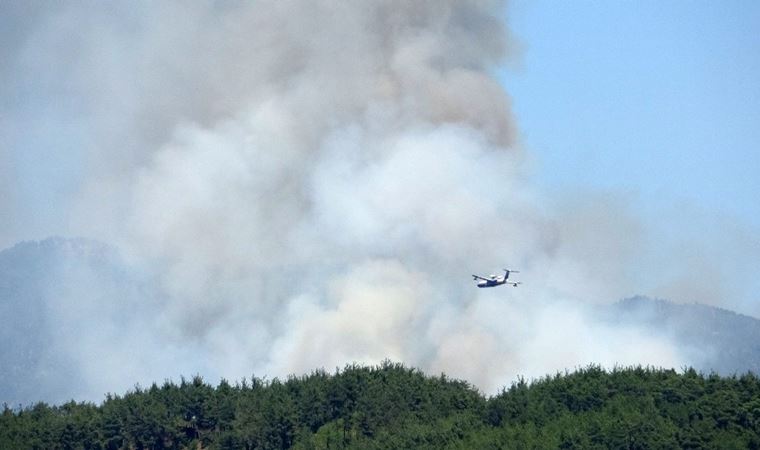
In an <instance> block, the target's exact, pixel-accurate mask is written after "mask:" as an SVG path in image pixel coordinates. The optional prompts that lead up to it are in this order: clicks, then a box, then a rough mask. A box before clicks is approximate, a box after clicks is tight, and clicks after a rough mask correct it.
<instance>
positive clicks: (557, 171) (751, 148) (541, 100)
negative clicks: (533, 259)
mask: <svg viewBox="0 0 760 450" xmlns="http://www.w3.org/2000/svg"><path fill="white" fill-rule="evenodd" d="M509 23H510V26H511V29H512V30H513V32H514V34H515V35H516V37H517V38H518V39H519V40H520V41H521V46H522V56H521V58H520V59H521V60H520V62H519V63H518V64H517V67H516V68H512V69H508V70H506V71H505V72H504V73H503V75H502V80H503V82H504V84H505V86H506V88H507V90H508V92H509V93H510V95H511V96H512V99H513V108H514V111H515V115H516V117H517V120H518V124H519V128H520V130H521V132H522V135H523V142H524V144H525V146H526V147H527V149H528V151H529V152H530V154H531V155H533V157H534V158H535V167H534V173H535V176H536V179H537V181H538V183H539V185H540V186H541V187H542V188H544V189H546V190H548V191H555V190H562V189H565V188H566V187H570V186H572V187H579V186H580V187H583V188H591V189H597V188H602V189H605V190H611V191H616V192H622V193H624V194H626V195H629V196H630V198H632V199H633V202H634V206H637V207H640V208H643V210H642V211H643V212H644V213H647V211H648V212H649V214H650V215H651V214H653V211H662V210H666V209H668V208H674V207H676V205H679V204H689V205H690V206H691V207H694V208H696V209H698V210H701V211H702V212H703V213H707V214H715V215H719V216H725V217H734V218H736V219H739V220H740V221H742V222H746V224H747V225H749V226H750V227H752V228H758V227H760V200H758V198H757V197H758V194H760V2H758V1H743V2H740V1H732V2H723V1H720V2H719V1H714V2H707V1H665V2H663V1H605V2H602V1H593V2H592V1H581V2H562V1H547V0H540V1H535V0H531V1H528V0H516V1H513V2H512V3H511V5H510V9H509Z"/></svg>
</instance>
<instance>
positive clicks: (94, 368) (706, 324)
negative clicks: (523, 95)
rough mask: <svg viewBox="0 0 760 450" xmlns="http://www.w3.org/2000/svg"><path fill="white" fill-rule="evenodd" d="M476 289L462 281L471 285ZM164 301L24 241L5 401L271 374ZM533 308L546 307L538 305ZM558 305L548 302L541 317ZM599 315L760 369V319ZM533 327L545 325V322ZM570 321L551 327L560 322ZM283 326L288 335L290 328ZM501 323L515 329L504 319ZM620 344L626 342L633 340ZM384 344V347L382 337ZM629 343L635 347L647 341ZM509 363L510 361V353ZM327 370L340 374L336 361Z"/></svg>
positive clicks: (107, 251)
mask: <svg viewBox="0 0 760 450" xmlns="http://www.w3.org/2000/svg"><path fill="white" fill-rule="evenodd" d="M465 280H466V277H465V276H463V283H466V281H465ZM478 292H479V291H478ZM503 292H506V291H503ZM488 295H491V293H489V294H488ZM162 300H163V298H162V296H161V295H160V294H159V289H158V288H157V287H156V286H155V284H154V282H153V281H152V280H151V279H149V278H147V277H146V276H143V275H141V274H139V273H135V269H134V267H133V266H131V265H129V264H127V263H125V262H124V260H123V259H122V258H121V257H119V256H118V253H117V251H116V250H115V249H113V248H111V247H108V246H106V245H104V244H101V243H98V242H95V241H90V240H84V239H62V238H51V239H47V240H44V241H41V242H23V243H20V244H17V245H16V246H14V247H12V248H9V249H6V250H4V251H2V252H0V317H1V318H2V321H3V324H2V327H0V340H1V341H2V342H3V345H2V346H0V361H1V362H2V363H0V403H1V402H7V403H8V404H11V405H18V404H25V405H26V404H29V403H31V402H34V401H38V400H43V401H48V402H54V403H60V402H63V401H66V400H69V399H71V398H77V399H82V400H84V399H87V400H92V401H97V400H99V399H102V395H103V394H104V393H105V392H114V391H117V392H118V391H123V390H125V389H128V388H129V387H130V386H134V384H135V383H142V384H147V383H150V382H152V381H155V380H163V379H166V378H171V377H176V376H178V375H179V374H182V373H185V374H190V373H201V374H204V375H205V376H207V377H209V378H211V379H214V378H216V377H220V376H228V377H229V378H231V379H234V377H243V376H246V375H249V374H250V373H251V372H253V371H257V373H262V372H261V371H260V369H259V367H260V366H257V365H256V363H257V361H256V360H249V359H245V358H244V357H243V356H241V354H238V353H236V350H235V349H237V348H244V347H246V346H254V347H255V346H262V345H266V343H267V342H268V341H267V339H266V337H262V336H260V335H258V334H256V332H257V330H256V329H255V328H251V329H250V332H248V333H245V334H239V333H228V334H227V336H229V337H231V338H235V339H237V340H236V341H221V342H218V341H214V340H200V339H199V340H187V339H185V338H184V337H183V336H182V335H181V333H180V334H179V337H178V336H177V333H174V334H173V330H174V329H175V327H178V326H180V325H181V324H175V323H168V324H167V318H166V310H167V309H168V308H170V307H171V303H162ZM256 300H257V297H256V295H255V293H253V294H251V298H250V301H251V302H255V301H256ZM377 301H382V299H377ZM517 302H518V300H516V299H513V298H509V297H503V298H496V297H494V298H491V297H487V298H486V299H485V301H484V304H490V305H499V304H502V305H508V306H509V305H512V304H517ZM167 305H168V306H167ZM517 305H518V306H519V304H517ZM529 305H531V307H535V306H536V305H535V302H531V303H530V304H529ZM518 306H515V307H514V308H512V309H511V310H510V311H511V312H512V313H513V314H516V315H520V314H522V315H523V316H517V317H514V318H512V319H511V320H512V322H511V323H515V322H517V321H518V320H521V317H528V319H526V320H530V318H529V316H527V314H529V313H530V312H531V311H535V309H533V310H531V309H525V310H521V309H520V308H519V307H518ZM538 306H542V305H538ZM552 308H553V306H552V305H546V306H545V307H544V306H542V309H541V310H539V311H544V310H550V311H551V310H552ZM562 308H565V309H562V311H567V310H568V309H567V307H566V306H563V307H562ZM366 314H368V315H369V314H371V312H367V313H366ZM591 316H593V315H592V314H589V317H591ZM596 316H598V317H595V318H593V319H588V320H587V321H586V322H585V323H586V324H591V325H593V326H597V327H601V328H603V329H606V330H618V329H619V330H631V329H636V330H641V331H640V333H649V334H651V335H652V336H658V338H659V339H660V340H661V341H663V342H671V343H672V345H674V346H675V347H676V348H677V350H678V351H679V353H680V354H681V356H682V359H683V364H684V365H691V366H694V367H696V368H697V369H699V370H703V371H705V372H709V371H711V370H717V371H718V372H720V373H722V374H732V373H735V372H737V373H742V372H745V371H747V370H752V371H754V372H755V373H759V372H760V347H759V345H760V344H758V343H760V321H759V320H757V319H754V318H751V317H747V316H743V315H739V314H735V313H732V312H730V311H727V310H723V309H718V308H713V307H709V306H703V305H695V304H692V305H679V304H674V303H670V302H667V301H665V300H649V299H646V298H643V297H635V298H631V299H628V300H624V301H622V302H619V303H616V304H613V305H609V306H604V307H600V308H599V309H598V311H597V313H596ZM380 319H381V320H382V317H381V318H380ZM460 320H465V319H460ZM568 320H571V319H568ZM533 322H534V323H538V324H539V325H538V326H539V327H540V326H541V321H540V320H534V321H533ZM561 322H562V321H561V320H558V321H555V320H552V321H551V322H550V324H554V323H561ZM575 323H577V322H575ZM279 326H281V327H282V328H283V330H285V331H283V332H284V333H287V323H282V324H279ZM472 326H473V327H478V326H479V325H478V324H472ZM494 326H498V327H502V329H504V330H508V331H510V332H513V331H514V330H511V329H509V327H510V325H509V322H506V321H504V319H502V320H501V321H499V322H498V323H495V325H494ZM567 328H568V331H567V332H568V333H572V334H573V335H575V334H578V333H579V332H580V331H583V330H577V329H572V328H571V327H570V326H569V325H568V326H567ZM540 332H541V330H539V331H536V332H535V333H536V334H534V335H533V336H534V339H536V340H539V341H540V339H541V338H542V335H541V334H540ZM607 334H608V335H609V332H607ZM615 336H617V335H615ZM620 336H622V338H625V337H626V336H629V334H625V333H623V334H620ZM636 336H638V335H636ZM508 337H509V336H507V338H508ZM634 337H635V336H634ZM507 338H505V339H507ZM622 338H620V339H622ZM377 339H378V340H380V341H381V340H382V337H378V338H377ZM451 339H453V338H451ZM512 339H513V340H516V342H507V344H506V345H508V346H516V347H525V348H526V350H525V353H531V354H535V353H536V352H541V351H543V352H547V351H548V350H546V349H545V348H544V347H542V344H541V343H540V342H539V343H538V344H535V343H533V344H532V343H531V342H530V341H528V340H522V339H520V338H519V335H515V336H513V337H512ZM459 342H460V343H459V344H458V345H459V346H460V348H462V351H463V352H464V351H466V348H467V347H466V345H464V344H462V341H459ZM466 342H467V341H464V343H465V344H466ZM584 342H585V341H582V340H579V341H578V344H577V345H579V346H583V345H585V344H584ZM570 345H571V344H568V347H570ZM594 345H596V346H601V347H603V348H605V349H606V353H614V352H615V351H616V350H617V346H619V345H625V343H622V344H621V343H620V342H603V343H601V344H594ZM627 345H629V346H630V345H634V346H635V345H638V342H629V343H627ZM542 348H543V350H542ZM275 350H276V349H274V350H272V351H275ZM220 352H229V357H230V358H231V359H232V360H234V359H237V360H239V361H238V364H239V365H240V367H241V368H240V369H239V370H237V371H236V372H231V373H228V374H225V373H224V372H222V371H220V370H218V367H216V366H215V365H214V363H215V361H219V359H214V358H215V356H213V355H212V353H213V354H215V355H217V356H216V357H217V358H218V354H219V353H220ZM492 353H494V354H499V353H500V350H499V349H498V348H496V349H494V350H493V352H492ZM500 354H502V357H507V356H508V355H509V353H507V352H506V351H503V350H502V351H501V353H500ZM642 354H643V352H642ZM389 356H390V355H389ZM539 356H542V357H543V360H546V359H551V358H552V355H551V354H549V353H544V354H543V355H539ZM583 357H585V359H583ZM543 360H542V361H543ZM470 361H471V364H470V367H469V368H465V369H466V370H469V371H470V372H467V371H465V372H464V373H475V372H477V371H485V370H490V369H491V368H493V367H497V366H498V365H499V364H510V365H511V366H510V367H509V370H510V371H511V372H510V373H517V374H526V375H528V376H537V375H536V373H538V375H540V374H542V373H547V372H550V371H551V370H553V369H546V368H544V367H545V366H540V365H539V366H535V367H534V366H531V364H533V363H532V362H531V360H522V361H521V360H514V361H506V362H505V361H488V360H486V361H483V360H478V359H476V358H475V357H474V355H473V356H472V357H470ZM568 361H569V362H568ZM348 362H351V360H350V359H347V360H345V361H344V363H348ZM594 362H597V363H604V364H614V363H615V362H619V363H620V364H631V360H630V358H629V359H628V360H620V359H617V358H615V359H612V360H611V361H610V360H605V361H601V360H598V359H595V354H594V353H593V352H588V353H586V354H584V355H582V356H577V357H575V359H567V358H566V359H563V360H557V361H555V364H554V367H556V368H558V369H560V370H561V368H562V367H570V368H572V367H576V366H578V365H583V364H588V363H594ZM634 362H635V361H634ZM640 362H642V363H648V362H649V361H647V360H641V361H640ZM321 364H322V365H323V366H327V367H330V366H329V365H327V363H325V362H322V363H321ZM315 367H319V365H316V366H315ZM676 368H679V367H676ZM428 370H430V369H429V368H428ZM263 373H266V374H267V375H269V376H278V375H282V374H279V373H271V372H263ZM497 375H498V374H497ZM458 376H459V375H458ZM494 377H495V378H496V379H497V380H498V382H499V384H500V385H504V384H508V383H509V382H511V381H512V380H513V379H514V378H513V377H510V376H508V375H501V376H499V377H496V375H494ZM465 378H466V379H468V381H470V382H475V380H473V379H470V378H468V377H465ZM478 387H480V388H481V389H482V388H483V387H482V386H478Z"/></svg>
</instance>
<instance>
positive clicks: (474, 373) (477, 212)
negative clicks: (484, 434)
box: [0, 0, 683, 399]
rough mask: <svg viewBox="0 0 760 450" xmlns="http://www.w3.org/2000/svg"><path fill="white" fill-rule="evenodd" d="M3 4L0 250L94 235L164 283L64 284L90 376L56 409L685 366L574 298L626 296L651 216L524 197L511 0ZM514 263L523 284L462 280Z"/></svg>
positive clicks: (66, 307)
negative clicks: (512, 88) (510, 81)
mask: <svg viewBox="0 0 760 450" xmlns="http://www.w3.org/2000/svg"><path fill="white" fill-rule="evenodd" d="M3 8H5V11H4V13H3V14H2V16H4V20H3V23H2V25H6V27H5V29H6V31H4V34H7V35H8V36H7V40H5V42H11V44H6V45H4V48H3V56H4V59H5V61H6V63H5V64H3V68H0V81H2V83H1V84H2V87H0V89H2V91H0V92H1V99H2V101H3V104H2V115H3V118H2V119H0V130H2V131H3V132H4V133H3V135H4V136H5V137H4V138H3V139H4V141H5V142H4V144H3V146H2V147H3V148H0V152H2V153H0V157H1V158H2V160H3V161H4V162H5V161H9V162H10V163H11V164H14V169H10V170H9V169H8V168H7V166H5V167H2V168H0V175H3V180H2V181H0V189H2V190H3V191H2V192H3V193H4V194H5V195H3V196H1V197H0V202H1V203H0V207H2V208H3V210H4V211H7V212H9V214H6V217H8V216H9V215H13V217H15V219H12V220H10V221H9V220H7V219H6V221H5V222H3V223H0V238H2V239H0V242H3V243H6V244H9V243H11V242H13V241H15V240H18V239H19V238H39V237H42V236H45V235H47V234H54V233H57V234H71V235H82V236H88V237H93V238H96V239H98V240H101V241H104V242H108V243H112V244H114V245H116V246H117V247H118V248H119V249H120V250H121V251H122V252H123V254H124V255H125V258H127V260H128V264H129V266H130V267H132V270H135V271H139V272H140V273H141V274H143V275H144V276H145V277H146V278H148V279H150V280H152V281H151V282H152V283H155V285H156V286H158V288H157V292H158V294H155V295H145V296H143V297H141V296H140V295H136V294H133V293H132V294H130V295H129V296H127V295H126V294H125V293H124V292H120V291H119V290H118V289H110V288H109V289H105V290H104V289H102V288H99V286H98V282H97V280H93V279H90V278H88V277H90V275H91V274H88V273H86V271H85V272H81V271H80V272H77V271H74V273H70V274H69V275H67V276H68V277H69V278H68V279H69V280H70V282H69V283H68V284H67V286H69V288H70V289H69V290H68V291H67V292H58V293H56V295H55V296H53V295H51V299H50V300H49V301H50V305H49V310H48V314H49V315H50V317H51V318H52V320H51V321H50V323H51V325H50V327H51V328H52V329H54V335H55V336H56V338H55V342H56V344H55V348H54V350H55V351H56V352H60V353H61V354H64V355H67V356H68V358H69V359H70V361H73V362H72V364H73V365H75V366H76V367H77V370H78V373H79V375H78V377H79V379H77V380H71V383H70V387H69V388H68V389H69V390H68V391H66V392H64V393H62V394H61V397H63V398H65V396H67V395H78V396H80V398H82V397H85V398H90V399H99V398H101V396H102V394H103V393H104V392H106V391H120V390H123V389H125V388H128V387H130V386H132V385H133V384H134V383H135V382H141V383H147V382H150V381H154V380H157V381H160V380H162V379H164V378H168V377H175V378H176V377H177V376H179V375H180V374H185V375H188V374H192V373H195V372H200V373H201V374H203V375H205V376H207V377H210V378H212V379H213V378H214V377H219V376H225V377H227V378H230V379H239V378H241V377H243V376H248V375H250V374H251V373H253V372H255V373H256V374H259V375H268V376H270V377H271V376H282V375H286V374H288V373H291V372H296V373H300V372H303V371H308V370H311V369H313V368H317V367H325V368H328V369H331V368H333V367H336V366H343V365H344V364H346V363H349V362H364V363H376V362H379V361H381V360H382V359H384V358H390V359H393V360H398V361H402V362H405V363H407V364H410V365H415V366H419V367H421V368H422V369H424V370H428V371H434V372H437V371H445V372H447V373H449V374H451V375H453V376H459V377H464V378H466V379H468V380H470V381H472V382H474V383H476V385H477V386H479V387H480V388H482V389H484V390H485V391H487V392H493V391H494V390H495V389H498V388H499V387H500V386H503V385H506V384H509V383H510V382H511V381H512V380H514V379H515V377H516V376H517V375H519V374H523V375H530V376H534V375H535V376H538V375H542V374H544V373H546V372H551V371H553V370H561V369H564V368H568V367H569V368H572V367H575V366H578V365H585V364H587V363H591V362H599V363H604V364H608V365H612V364H615V363H618V364H630V363H643V364H656V365H665V366H675V367H678V366H680V365H681V364H682V363H683V360H682V358H681V356H680V355H679V354H678V352H677V351H676V349H675V348H674V347H673V345H672V344H670V343H669V342H668V341H666V340H658V339H657V338H656V337H652V336H647V335H645V334H644V333H642V332H639V331H637V330H635V329H621V328H617V329H612V328H609V327H606V326H603V325H600V324H598V323H595V322H594V321H592V320H591V319H589V318H588V316H587V315H586V313H585V312H584V309H583V307H582V306H580V305H581V304H594V303H599V302H609V301H614V300H617V299H619V298H622V297H624V296H626V295H630V294H632V293H635V292H637V289H636V286H635V282H636V279H635V277H631V276H630V266H631V262H632V261H633V260H634V258H636V257H637V251H638V250H637V249H638V248H639V244H640V242H641V237H640V234H641V230H640V225H639V224H638V222H637V221H636V220H635V219H634V218H633V217H630V215H629V214H628V213H627V212H626V211H625V209H624V208H622V207H621V206H620V205H619V202H617V201H616V200H615V199H612V198H608V197H605V196H603V195H601V196H584V197H583V198H582V199H576V200H573V201H571V202H569V203H568V204H566V206H565V207H563V208H554V207H550V204H549V202H547V201H546V200H545V199H542V198H541V196H540V195H539V194H538V193H537V192H535V191H534V190H533V189H532V188H531V186H530V174H529V173H528V171H527V169H526V167H525V161H526V158H527V157H528V156H527V155H526V154H525V152H524V151H522V150H521V148H520V145H519V141H520V140H519V136H518V133H517V131H516V130H517V126H516V124H515V121H514V120H513V118H512V116H511V110H510V101H509V97H508V96H507V94H506V92H505V91H504V89H503V87H502V86H501V85H500V84H499V83H498V82H497V81H496V79H495V78H494V76H493V75H492V73H493V71H494V70H495V69H496V68H498V67H499V66H500V65H502V64H504V63H505V60H506V59H508V58H511V57H513V56H514V55H512V54H511V52H512V49H513V48H515V43H514V39H513V38H512V37H511V36H510V35H509V33H508V30H507V29H506V28H505V16H504V15H505V10H506V7H505V5H504V4H503V3H502V2H499V1H415V2H401V1H392V0H376V1H363V2H336V1H313V2H312V1H309V2H306V1H299V2H296V1H262V2H224V1H219V2H211V1H209V2H192V3H187V2H182V3H179V2H178V3H173V2H158V3H157V2H129V3H110V2H75V3H60V4H50V3H45V4H40V5H35V4H31V5H30V4H26V3H23V4H14V3H12V2H11V4H6V5H4V6H3ZM4 37H5V36H4ZM6 131H7V133H5V132H6ZM7 149H10V150H7ZM6 153H8V154H6ZM8 172H12V174H13V176H14V177H15V180H16V182H15V183H9V182H6V179H7V178H6V177H5V176H4V175H8ZM53 193H55V194H53ZM19 205H27V206H25V207H21V206H19ZM507 264H511V265H513V268H519V269H521V270H522V273H521V275H522V280H523V281H524V282H525V284H524V285H523V286H521V287H520V288H518V289H506V288H504V289H501V290H478V289H475V288H474V286H473V285H472V284H471V283H470V279H469V275H470V273H483V272H484V271H487V272H491V271H493V270H498V269H501V268H502V267H504V266H505V265H507ZM141 276H142V275H141ZM127 298H128V299H129V301H128V302H129V306H128V307H125V302H127V300H126V299H127ZM136 299H137V300H136Z"/></svg>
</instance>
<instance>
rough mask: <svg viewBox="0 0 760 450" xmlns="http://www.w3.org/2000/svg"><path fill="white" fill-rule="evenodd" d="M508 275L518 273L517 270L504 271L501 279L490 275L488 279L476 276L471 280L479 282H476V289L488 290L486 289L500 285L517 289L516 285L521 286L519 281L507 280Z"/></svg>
mask: <svg viewBox="0 0 760 450" xmlns="http://www.w3.org/2000/svg"><path fill="white" fill-rule="evenodd" d="M510 273H520V272H519V271H517V270H509V269H504V276H503V277H497V276H496V275H491V276H489V277H488V278H486V277H481V276H478V275H473V276H472V279H473V280H476V281H477V280H480V281H478V287H479V288H488V287H494V286H500V285H502V284H511V285H512V286H514V287H517V285H518V284H522V283H521V282H520V281H514V280H510V279H509V274H510Z"/></svg>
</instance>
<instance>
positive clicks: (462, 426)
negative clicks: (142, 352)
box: [0, 362, 760, 450]
mask: <svg viewBox="0 0 760 450" xmlns="http://www.w3.org/2000/svg"><path fill="white" fill-rule="evenodd" d="M718 447H719V448H737V449H739V448H741V449H746V448H760V379H758V377H757V376H755V375H753V374H746V375H742V376H731V377H722V376H718V375H715V374H712V375H704V374H701V373H698V372H696V371H695V370H693V369H687V370H683V371H680V372H679V371H674V370H662V369H655V368H648V367H630V368H616V369H613V370H610V371H606V370H603V369H602V368H600V367H597V366H589V367H586V368H583V369H579V370H576V371H574V372H566V373H557V374H555V375H553V376H547V377H544V378H542V379H539V380H535V381H533V382H530V383H529V382H526V381H525V380H523V379H520V380H518V381H517V382H515V383H513V384H512V385H511V386H510V387H508V388H505V389H504V390H502V392H500V393H498V394H497V395H494V396H491V397H486V396H484V395H483V394H481V393H480V392H478V390H477V389H475V388H474V387H473V386H471V385H470V384H469V383H467V382H464V381H460V380H454V379H451V378H448V377H447V376H446V375H443V374H442V375H440V376H427V375H425V374H423V373H422V372H421V371H419V370H417V369H414V368H408V367H405V366H403V365H401V364H398V363H392V362H384V363H383V364H381V365H379V366H359V365H349V366H347V367H345V368H344V369H343V370H337V371H336V372H335V373H333V374H330V373H327V372H325V371H323V370H317V371H314V372H312V373H310V374H308V375H304V376H300V377H296V376H292V377H289V378H287V379H285V380H280V379H273V380H269V381H267V380H264V379H260V378H256V377H253V378H251V379H244V380H242V381H240V382H237V383H235V384H230V383H229V382H227V381H225V380H222V381H221V382H220V383H219V384H218V385H217V386H212V385H210V384H209V383H207V382H205V381H204V380H203V379H202V378H201V377H200V376H196V377H193V378H192V379H184V378H183V379H181V380H180V382H179V383H172V382H165V383H163V384H162V385H157V384H154V385H152V386H150V387H148V388H143V387H139V386H138V387H135V389H134V390H132V391H130V392H128V393H126V394H124V395H107V396H106V399H105V400H104V401H103V402H102V404H100V405H94V404H90V403H77V402H74V401H71V402H69V403H65V404H62V405H55V406H50V405H47V404H45V403H38V404H36V405H32V406H28V407H25V408H15V409H14V408H10V407H8V406H5V408H4V410H3V412H2V415H0V448H3V449H6V448H7V449H16V448H18V449H81V448H85V449H180V448H194V449H197V448H203V449H206V448H208V449H286V448H293V449H304V450H305V449H339V448H355V449H381V448H429V449H439V448H458V449H462V448H468V449H469V448H489V449H490V448H494V449H495V448H526V449H527V448H584V449H589V448H592V449H593V448H599V449H603V448H626V449H657V448H663V449H664V448H718Z"/></svg>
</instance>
